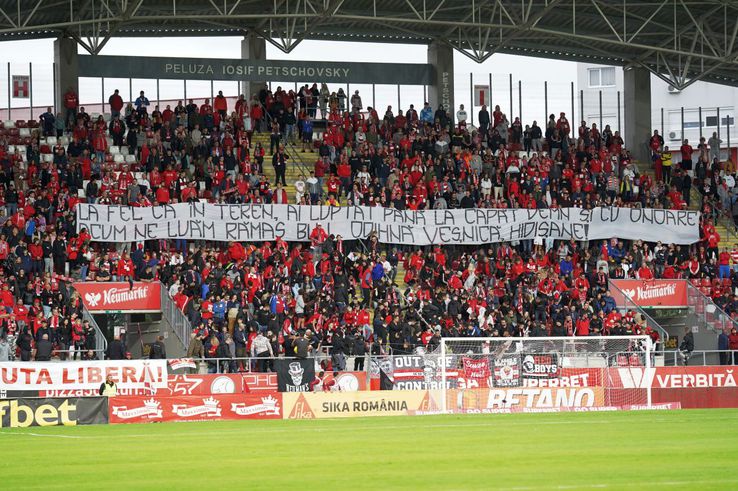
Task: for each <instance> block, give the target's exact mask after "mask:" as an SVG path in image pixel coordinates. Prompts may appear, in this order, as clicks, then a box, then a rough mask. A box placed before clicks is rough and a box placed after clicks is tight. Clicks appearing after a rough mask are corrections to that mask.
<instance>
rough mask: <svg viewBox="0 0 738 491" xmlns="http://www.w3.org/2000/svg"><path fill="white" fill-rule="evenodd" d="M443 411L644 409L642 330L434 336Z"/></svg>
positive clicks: (649, 353)
mask: <svg viewBox="0 0 738 491" xmlns="http://www.w3.org/2000/svg"><path fill="white" fill-rule="evenodd" d="M436 353H438V355H439V358H440V360H439V362H438V364H437V367H438V370H437V372H436V376H437V377H438V378H437V379H436V380H437V381H438V383H437V387H439V393H438V395H437V397H438V399H440V400H439V401H438V402H439V404H438V406H439V408H440V409H441V410H442V411H443V412H467V413H473V412H514V411H522V412H529V411H530V412H532V411H580V410H581V411H588V410H592V411H594V410H612V409H621V408H633V407H638V408H641V407H651V405H652V404H651V403H652V400H651V382H652V379H653V343H652V340H651V338H650V337H649V336H590V337H579V336H572V337H541V338H513V337H505V338H499V337H495V338H442V339H441V344H440V349H439V351H436Z"/></svg>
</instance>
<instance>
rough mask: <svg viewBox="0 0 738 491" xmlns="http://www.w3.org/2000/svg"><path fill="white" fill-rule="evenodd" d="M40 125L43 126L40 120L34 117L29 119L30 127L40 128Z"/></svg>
mask: <svg viewBox="0 0 738 491" xmlns="http://www.w3.org/2000/svg"><path fill="white" fill-rule="evenodd" d="M39 126H41V124H40V123H39V122H38V121H36V120H34V119H29V120H28V127H29V128H38V127H39Z"/></svg>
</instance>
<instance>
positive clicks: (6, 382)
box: [0, 360, 167, 392]
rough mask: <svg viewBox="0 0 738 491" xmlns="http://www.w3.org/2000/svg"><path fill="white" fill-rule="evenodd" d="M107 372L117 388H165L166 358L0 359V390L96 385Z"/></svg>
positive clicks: (97, 385) (30, 389)
mask: <svg viewBox="0 0 738 491" xmlns="http://www.w3.org/2000/svg"><path fill="white" fill-rule="evenodd" d="M108 375H111V376H112V377H113V380H114V381H115V382H116V384H117V385H118V388H119V389H125V390H128V389H152V390H153V389H166V388H167V361H166V360H114V361H80V362H69V363H58V362H2V363H0V392H5V391H23V390H29V391H49V390H90V389H98V388H99V387H100V384H102V383H103V382H104V381H105V378H106V377H107V376H108Z"/></svg>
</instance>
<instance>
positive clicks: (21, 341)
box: [15, 327, 33, 361]
mask: <svg viewBox="0 0 738 491" xmlns="http://www.w3.org/2000/svg"><path fill="white" fill-rule="evenodd" d="M15 344H16V345H17V346H18V348H20V352H21V361H31V350H33V335H31V330H30V328H28V327H26V328H25V329H23V332H22V333H21V334H20V336H18V339H16V341H15Z"/></svg>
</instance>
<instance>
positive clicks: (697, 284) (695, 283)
mask: <svg viewBox="0 0 738 491" xmlns="http://www.w3.org/2000/svg"><path fill="white" fill-rule="evenodd" d="M689 282H690V283H691V284H692V286H694V287H695V288H699V287H701V286H702V280H701V279H699V278H691V279H690V280H689Z"/></svg>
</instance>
